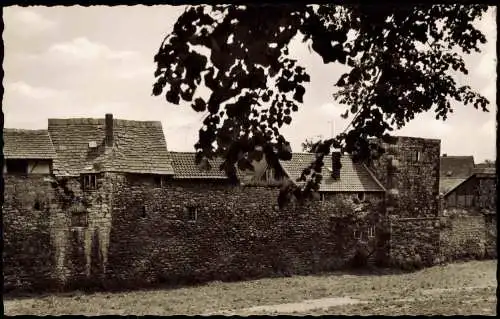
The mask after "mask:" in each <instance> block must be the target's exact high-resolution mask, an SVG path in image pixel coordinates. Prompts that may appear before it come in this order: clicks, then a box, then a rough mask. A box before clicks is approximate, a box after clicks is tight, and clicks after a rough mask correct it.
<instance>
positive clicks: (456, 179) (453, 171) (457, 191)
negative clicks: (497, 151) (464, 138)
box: [439, 154, 496, 212]
mask: <svg viewBox="0 0 500 319" xmlns="http://www.w3.org/2000/svg"><path fill="white" fill-rule="evenodd" d="M439 188H440V193H441V195H442V196H443V201H444V202H443V204H444V209H450V208H462V209H465V210H469V211H471V212H472V211H478V210H483V211H484V210H486V211H491V212H493V211H496V170H495V167H494V166H491V165H488V164H486V165H481V164H474V157H472V156H448V155H447V154H444V155H443V156H442V157H441V159H440V181H439Z"/></svg>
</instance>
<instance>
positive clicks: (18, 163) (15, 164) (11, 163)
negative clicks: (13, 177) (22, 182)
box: [6, 159, 28, 174]
mask: <svg viewBox="0 0 500 319" xmlns="http://www.w3.org/2000/svg"><path fill="white" fill-rule="evenodd" d="M6 165H7V173H11V174H27V173H28V161H27V160H23V159H8V160H6Z"/></svg>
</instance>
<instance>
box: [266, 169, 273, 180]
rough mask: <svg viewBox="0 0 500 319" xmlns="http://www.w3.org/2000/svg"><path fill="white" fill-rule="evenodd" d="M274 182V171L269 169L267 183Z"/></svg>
mask: <svg viewBox="0 0 500 319" xmlns="http://www.w3.org/2000/svg"><path fill="white" fill-rule="evenodd" d="M272 181H274V170H273V169H272V168H268V169H267V170H266V182H272Z"/></svg>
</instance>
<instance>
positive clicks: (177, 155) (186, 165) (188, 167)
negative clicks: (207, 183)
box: [169, 152, 227, 179]
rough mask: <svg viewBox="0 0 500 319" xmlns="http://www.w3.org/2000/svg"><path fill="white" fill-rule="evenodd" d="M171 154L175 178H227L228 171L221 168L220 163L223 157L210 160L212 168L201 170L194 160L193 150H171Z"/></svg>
mask: <svg viewBox="0 0 500 319" xmlns="http://www.w3.org/2000/svg"><path fill="white" fill-rule="evenodd" d="M169 155H170V159H171V160H172V166H173V168H174V176H175V178H207V179H212V178H214V179H225V178H227V176H226V173H225V172H224V171H221V170H220V169H219V166H220V164H222V162H223V160H222V159H221V158H216V159H213V160H210V161H209V162H210V164H211V165H212V169H210V170H208V171H206V170H201V169H200V168H199V167H198V165H196V163H195V161H194V159H195V153H193V152H169Z"/></svg>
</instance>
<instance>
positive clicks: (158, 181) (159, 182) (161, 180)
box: [154, 175, 167, 188]
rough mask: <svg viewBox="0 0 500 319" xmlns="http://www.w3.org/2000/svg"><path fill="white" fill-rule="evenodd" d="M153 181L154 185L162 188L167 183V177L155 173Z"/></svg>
mask: <svg viewBox="0 0 500 319" xmlns="http://www.w3.org/2000/svg"><path fill="white" fill-rule="evenodd" d="M154 183H155V186H156V187H160V188H163V187H165V185H166V184H167V177H166V176H163V175H155V176H154Z"/></svg>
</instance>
